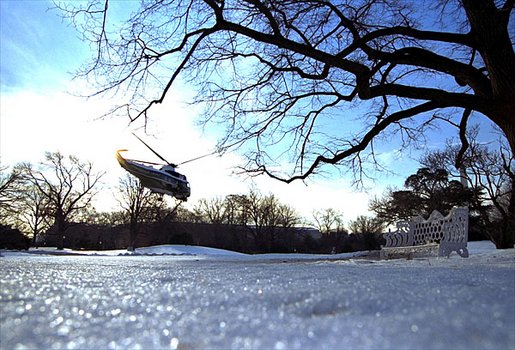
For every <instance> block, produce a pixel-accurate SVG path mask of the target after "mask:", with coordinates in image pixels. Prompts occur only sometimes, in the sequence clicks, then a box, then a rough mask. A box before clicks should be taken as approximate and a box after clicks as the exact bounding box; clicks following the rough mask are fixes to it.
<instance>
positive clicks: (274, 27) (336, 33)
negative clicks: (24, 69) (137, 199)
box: [58, 0, 515, 212]
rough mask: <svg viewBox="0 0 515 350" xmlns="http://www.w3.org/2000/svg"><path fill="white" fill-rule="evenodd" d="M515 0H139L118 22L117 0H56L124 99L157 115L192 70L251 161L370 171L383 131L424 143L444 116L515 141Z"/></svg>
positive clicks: (215, 115)
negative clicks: (484, 123)
mask: <svg viewBox="0 0 515 350" xmlns="http://www.w3.org/2000/svg"><path fill="white" fill-rule="evenodd" d="M514 3H515V1H514V0H504V1H501V0H441V1H427V2H421V1H401V0H398V1H385V0H340V1H336V0H334V1H327V0H294V1H293V0H286V1H285V0H280V1H279V0H268V1H263V0H176V1H159V2H156V1H142V3H141V6H140V8H139V9H137V10H136V11H135V12H134V13H133V14H132V15H131V17H130V18H129V19H128V20H127V21H126V22H125V23H124V24H123V25H122V26H121V27H115V26H113V24H112V23H110V22H109V19H110V5H112V3H110V2H109V1H108V0H97V1H95V0H92V1H89V2H88V3H82V2H79V3H72V6H73V7H66V6H65V5H58V6H59V7H60V8H61V9H63V10H64V13H65V15H66V16H68V17H69V18H70V19H71V20H72V21H73V23H74V24H75V25H76V26H77V27H78V28H79V29H80V30H81V32H82V33H83V35H84V37H85V38H86V39H87V40H89V41H90V42H91V43H92V44H93V45H94V47H95V49H96V52H95V55H94V57H93V60H92V61H91V63H90V65H88V66H87V67H85V69H84V70H83V71H82V72H81V74H82V75H84V76H86V77H88V78H89V79H93V80H94V81H95V82H96V83H97V84H98V85H96V87H97V90H96V93H97V94H102V93H108V92H115V93H121V92H123V94H124V96H125V97H126V98H127V103H126V104H122V105H120V106H117V107H116V108H115V111H116V112H124V113H127V114H128V115H129V117H130V119H131V120H135V119H138V118H146V117H147V115H148V112H149V111H150V110H151V108H152V106H153V105H155V104H160V103H162V102H163V101H164V99H165V97H166V96H167V94H169V93H170V92H171V91H172V90H171V89H172V87H173V86H174V84H178V83H181V82H187V83H188V84H189V86H192V87H194V88H196V91H197V93H198V94H197V98H196V99H195V100H194V101H193V102H194V103H197V104H203V105H204V106H205V107H206V110H205V111H206V112H205V118H206V121H209V122H214V123H222V125H223V126H224V127H225V128H226V130H225V137H224V138H223V139H222V140H221V143H220V147H221V149H225V147H229V146H232V147H236V146H242V145H244V148H243V149H244V150H245V151H247V156H248V164H247V165H246V170H247V171H249V172H250V173H254V174H263V173H265V174H268V175H269V176H271V177H273V178H276V179H279V180H281V181H285V182H291V181H294V180H297V179H301V180H302V179H306V178H307V177H308V176H310V175H311V174H313V173H316V172H317V171H320V170H321V168H322V167H323V165H324V164H337V165H347V166H350V167H351V168H353V169H355V170H358V171H357V172H356V173H357V174H360V170H361V167H362V166H363V164H365V163H364V160H367V159H372V160H374V145H375V144H376V143H377V142H379V141H380V140H381V139H383V140H384V139H385V138H389V139H391V138H392V137H396V139H399V140H402V147H409V146H413V145H414V144H417V143H418V142H420V140H423V136H424V135H425V134H426V132H427V131H428V129H429V128H432V127H435V126H437V125H438V124H440V123H449V124H450V125H452V126H454V127H456V131H457V132H458V133H459V134H460V135H461V136H462V142H463V144H464V145H465V146H466V145H467V141H466V136H465V135H466V129H467V122H468V120H469V118H470V116H471V114H481V115H483V116H485V117H486V118H487V119H489V120H490V121H491V122H492V123H494V124H496V125H497V126H499V128H500V129H501V130H502V131H503V132H504V134H505V135H506V137H507V140H508V142H509V145H510V148H511V151H512V153H513V151H514V150H515V54H514V50H513V40H512V38H511V37H510V34H513V33H510V31H509V28H510V25H509V23H510V20H511V21H512V23H511V24H512V25H513V7H514ZM68 4H69V3H68ZM150 87H152V88H154V87H157V89H150ZM156 91H157V92H156ZM154 93H155V94H154ZM356 122H358V125H359V126H354V124H355V123H356ZM249 147H251V148H249ZM249 149H250V150H249ZM285 164H288V165H291V167H290V169H287V170H285ZM278 165H281V166H280V167H278ZM277 169H280V170H277ZM513 208H514V210H513V212H515V204H514V205H513Z"/></svg>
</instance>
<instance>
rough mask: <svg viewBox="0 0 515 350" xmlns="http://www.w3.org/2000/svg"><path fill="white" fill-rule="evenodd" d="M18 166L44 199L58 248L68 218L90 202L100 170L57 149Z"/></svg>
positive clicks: (68, 220) (60, 244) (61, 242)
mask: <svg viewBox="0 0 515 350" xmlns="http://www.w3.org/2000/svg"><path fill="white" fill-rule="evenodd" d="M18 169H20V170H21V171H22V172H23V173H24V176H25V177H26V180H27V182H28V183H30V184H31V185H32V186H34V190H35V191H37V192H38V193H39V194H40V195H41V196H42V199H43V200H44V201H45V204H46V206H47V207H46V212H47V214H48V215H49V216H50V217H52V218H53V221H54V223H53V224H54V226H55V227H56V233H57V235H58V239H59V241H58V243H59V246H58V248H60V249H62V248H63V242H64V241H63V239H64V234H65V232H66V229H67V228H68V225H69V223H70V220H71V219H72V218H73V216H74V215H76V214H77V213H79V212H80V211H81V210H84V209H86V208H87V207H88V206H90V204H91V201H92V200H93V197H94V196H95V194H96V192H95V186H97V185H98V183H99V182H100V179H101V178H102V176H103V175H104V172H98V173H95V172H94V171H93V164H92V163H90V162H82V161H80V160H79V159H78V158H77V157H75V156H68V157H65V156H64V155H62V154H61V153H59V152H53V153H52V152H46V153H45V161H44V162H41V163H40V164H39V165H38V166H37V167H34V166H33V165H32V164H30V163H24V164H20V165H19V166H18Z"/></svg>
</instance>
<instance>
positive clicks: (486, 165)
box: [421, 128, 515, 248]
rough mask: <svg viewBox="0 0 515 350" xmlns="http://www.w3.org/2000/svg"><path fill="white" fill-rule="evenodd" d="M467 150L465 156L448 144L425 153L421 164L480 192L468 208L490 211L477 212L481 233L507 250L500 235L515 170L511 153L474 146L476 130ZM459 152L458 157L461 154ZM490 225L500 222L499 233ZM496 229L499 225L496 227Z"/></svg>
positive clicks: (505, 222) (507, 218)
mask: <svg viewBox="0 0 515 350" xmlns="http://www.w3.org/2000/svg"><path fill="white" fill-rule="evenodd" d="M468 139H469V140H470V143H469V146H468V148H467V150H466V151H465V152H461V148H460V147H459V146H457V145H455V144H453V143H452V140H449V142H448V143H447V146H446V148H445V149H443V150H440V151H434V152H429V153H427V154H426V155H425V156H424V157H423V158H422V159H421V164H422V165H424V166H429V167H436V166H438V167H444V168H445V169H446V170H447V171H448V172H449V173H450V175H451V176H453V177H454V178H455V179H459V180H460V181H462V182H464V184H465V186H467V187H470V188H475V189H480V190H481V191H474V194H476V195H475V196H473V198H472V200H473V203H470V207H471V208H485V209H486V208H487V207H489V206H490V207H492V208H493V212H490V213H488V212H487V211H486V210H480V211H479V215H480V216H481V218H482V221H483V223H484V226H485V227H484V228H483V229H484V231H483V233H484V234H486V235H487V236H488V237H489V238H490V240H491V241H492V242H494V243H495V245H496V246H497V247H499V248H501V247H506V246H508V245H509V243H510V242H506V241H505V240H506V239H509V236H507V235H505V234H503V232H504V231H507V230H508V226H509V225H510V214H509V203H510V197H511V195H512V193H511V187H512V184H513V182H514V181H515V167H514V161H515V159H514V158H513V156H512V154H511V152H510V151H509V148H508V147H507V145H505V144H503V142H502V140H501V141H500V142H499V147H498V149H491V148H490V147H491V145H487V144H481V143H479V142H477V128H473V129H472V130H471V132H470V134H469V135H468ZM460 152H461V153H460ZM458 157H459V158H461V159H462V162H461V163H462V164H461V165H462V167H461V169H456V167H455V160H456V159H457V158H458ZM492 221H498V222H500V226H501V227H500V229H499V228H498V227H496V225H494V224H493V222H492ZM497 226H499V225H497Z"/></svg>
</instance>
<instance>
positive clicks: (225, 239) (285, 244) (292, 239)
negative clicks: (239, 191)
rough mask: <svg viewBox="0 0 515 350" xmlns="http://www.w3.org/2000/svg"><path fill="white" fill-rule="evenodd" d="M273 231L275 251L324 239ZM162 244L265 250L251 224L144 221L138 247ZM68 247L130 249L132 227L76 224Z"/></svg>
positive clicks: (46, 240) (298, 231) (309, 231)
mask: <svg viewBox="0 0 515 350" xmlns="http://www.w3.org/2000/svg"><path fill="white" fill-rule="evenodd" d="M273 232H274V234H273V238H271V239H270V242H269V245H267V249H268V251H271V252H297V251H299V252H300V251H306V249H305V242H306V239H308V240H318V239H320V238H321V234H320V232H319V231H318V230H317V229H315V228H311V227H291V228H283V227H275V228H273ZM270 237H272V236H270ZM307 237H309V238H307ZM58 241H59V240H58V237H57V232H56V229H55V227H51V228H50V229H49V230H47V232H45V233H44V234H41V235H39V236H38V238H37V241H36V244H37V245H38V246H56V245H57V243H58ZM162 244H188V245H198V246H205V247H213V248H221V249H228V250H233V251H239V252H245V253H254V252H262V247H258V246H257V245H256V239H255V235H254V231H253V227H251V226H243V225H225V224H205V223H191V222H168V223H142V224H141V226H140V232H139V234H138V236H137V238H136V244H135V246H136V247H145V246H152V245H162ZM64 246H65V247H67V248H72V249H85V250H104V249H126V248H127V247H128V246H129V226H128V225H117V226H108V225H97V224H85V223H72V224H70V225H69V227H68V229H67V230H66V233H65V237H64Z"/></svg>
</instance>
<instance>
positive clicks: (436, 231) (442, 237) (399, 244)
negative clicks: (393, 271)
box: [381, 207, 469, 258]
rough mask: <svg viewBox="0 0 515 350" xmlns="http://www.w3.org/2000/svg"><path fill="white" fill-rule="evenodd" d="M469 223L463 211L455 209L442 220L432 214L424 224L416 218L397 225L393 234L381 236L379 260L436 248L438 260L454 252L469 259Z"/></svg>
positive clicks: (435, 213)
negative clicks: (382, 239) (382, 243)
mask: <svg viewBox="0 0 515 350" xmlns="http://www.w3.org/2000/svg"><path fill="white" fill-rule="evenodd" d="M468 222H469V213H468V208H466V207H454V208H452V209H451V211H450V212H449V215H447V216H445V217H444V216H443V215H442V214H440V213H439V212H438V211H436V210H435V211H433V212H432V213H431V215H430V216H429V218H428V219H427V220H425V219H424V218H422V217H421V216H417V217H415V218H413V219H412V220H410V221H400V222H398V223H397V230H396V231H393V232H388V233H385V234H384V235H383V237H384V238H385V240H386V244H385V245H384V246H382V247H381V248H382V249H381V258H388V257H389V256H391V255H393V254H402V253H406V252H407V253H409V254H411V253H412V252H416V251H417V250H420V251H422V250H431V249H432V248H438V256H447V257H448V256H449V255H450V254H451V253H452V252H453V251H455V252H457V253H458V254H459V255H460V256H462V257H468V255H469V254H468V250H467V242H468Z"/></svg>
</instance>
